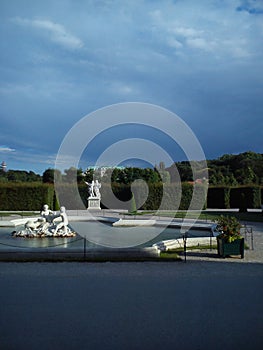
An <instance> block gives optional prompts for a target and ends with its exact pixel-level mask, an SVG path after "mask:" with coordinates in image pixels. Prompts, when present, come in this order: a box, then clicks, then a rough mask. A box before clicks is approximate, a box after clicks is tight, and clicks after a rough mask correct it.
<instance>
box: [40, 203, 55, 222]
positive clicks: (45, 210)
mask: <svg viewBox="0 0 263 350" xmlns="http://www.w3.org/2000/svg"><path fill="white" fill-rule="evenodd" d="M40 215H41V216H42V217H43V218H44V219H46V221H47V222H49V223H51V222H52V220H53V218H54V215H55V213H54V212H53V211H52V210H50V209H49V208H48V205H47V204H44V206H43V210H42V211H41V212H40Z"/></svg>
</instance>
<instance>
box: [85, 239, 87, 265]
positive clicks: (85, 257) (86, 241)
mask: <svg viewBox="0 0 263 350" xmlns="http://www.w3.org/2000/svg"><path fill="white" fill-rule="evenodd" d="M86 243H87V240H86V237H84V260H86Z"/></svg>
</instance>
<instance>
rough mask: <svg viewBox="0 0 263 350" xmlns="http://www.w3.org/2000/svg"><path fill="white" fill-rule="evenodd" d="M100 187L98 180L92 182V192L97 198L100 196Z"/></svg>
mask: <svg viewBox="0 0 263 350" xmlns="http://www.w3.org/2000/svg"><path fill="white" fill-rule="evenodd" d="M100 188H101V184H100V183H99V181H98V180H96V181H95V184H94V192H95V197H97V198H100V197H101V195H100Z"/></svg>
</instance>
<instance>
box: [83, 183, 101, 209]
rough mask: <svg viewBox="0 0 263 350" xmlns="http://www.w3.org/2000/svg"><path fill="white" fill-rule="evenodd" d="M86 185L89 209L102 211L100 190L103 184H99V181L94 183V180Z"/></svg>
mask: <svg viewBox="0 0 263 350" xmlns="http://www.w3.org/2000/svg"><path fill="white" fill-rule="evenodd" d="M85 184H86V185H88V194H89V196H88V209H98V210H100V209H101V208H100V198H101V194H100V188H101V183H99V181H98V180H96V181H94V180H92V182H91V183H89V182H85Z"/></svg>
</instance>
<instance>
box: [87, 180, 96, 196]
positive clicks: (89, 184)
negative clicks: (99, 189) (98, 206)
mask: <svg viewBox="0 0 263 350" xmlns="http://www.w3.org/2000/svg"><path fill="white" fill-rule="evenodd" d="M85 184H86V185H88V188H89V189H88V191H89V198H90V197H95V193H94V185H95V183H94V180H92V181H91V183H89V182H85Z"/></svg>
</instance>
